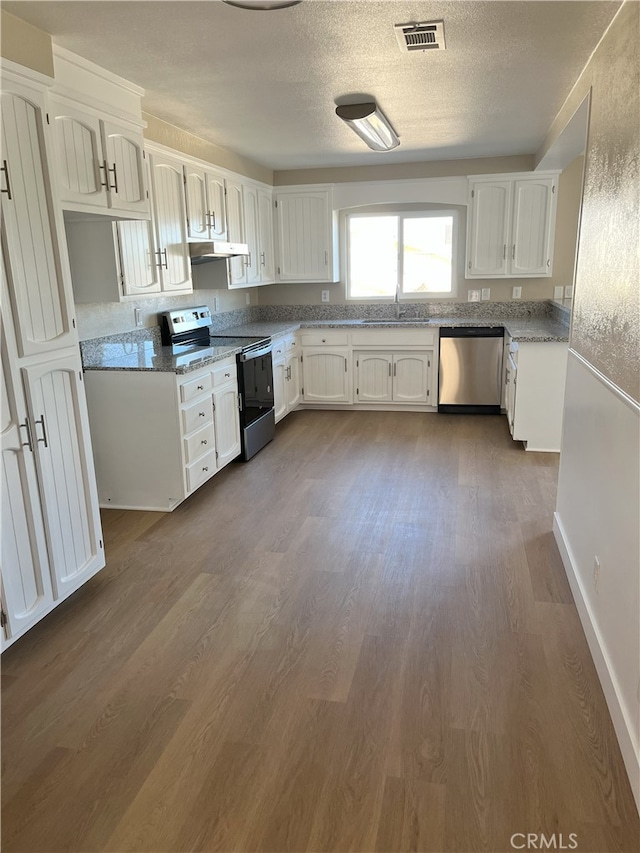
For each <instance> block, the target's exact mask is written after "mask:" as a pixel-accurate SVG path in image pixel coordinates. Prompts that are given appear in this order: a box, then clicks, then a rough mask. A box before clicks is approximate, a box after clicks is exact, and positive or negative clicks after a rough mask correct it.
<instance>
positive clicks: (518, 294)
mask: <svg viewBox="0 0 640 853" xmlns="http://www.w3.org/2000/svg"><path fill="white" fill-rule="evenodd" d="M511 298H512V299H522V288H521V287H520V286H518V287H512V288H511Z"/></svg>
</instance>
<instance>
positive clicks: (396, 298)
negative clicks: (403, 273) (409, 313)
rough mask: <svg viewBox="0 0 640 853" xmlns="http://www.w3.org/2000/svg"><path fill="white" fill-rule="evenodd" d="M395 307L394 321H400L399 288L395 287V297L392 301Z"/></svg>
mask: <svg viewBox="0 0 640 853" xmlns="http://www.w3.org/2000/svg"><path fill="white" fill-rule="evenodd" d="M393 301H394V302H395V305H396V320H399V319H400V288H399V287H398V285H396V295H395V297H394V299H393Z"/></svg>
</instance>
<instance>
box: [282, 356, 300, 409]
mask: <svg viewBox="0 0 640 853" xmlns="http://www.w3.org/2000/svg"><path fill="white" fill-rule="evenodd" d="M286 380H287V381H286V385H285V391H286V395H287V411H288V412H290V411H291V410H292V409H295V408H296V407H297V405H298V403H299V402H300V356H298V355H292V356H289V358H288V359H287V367H286Z"/></svg>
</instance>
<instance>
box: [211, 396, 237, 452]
mask: <svg viewBox="0 0 640 853" xmlns="http://www.w3.org/2000/svg"><path fill="white" fill-rule="evenodd" d="M213 423H214V427H215V434H216V467H217V468H224V466H225V465H227V464H228V463H229V462H231V461H232V460H233V459H235V458H236V456H238V455H239V453H240V416H239V414H238V391H237V389H236V387H235V385H227V386H225V387H223V388H221V389H220V390H219V391H216V392H215V393H214V395H213Z"/></svg>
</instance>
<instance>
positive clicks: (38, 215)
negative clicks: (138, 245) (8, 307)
mask: <svg viewBox="0 0 640 853" xmlns="http://www.w3.org/2000/svg"><path fill="white" fill-rule="evenodd" d="M3 85H8V84H6V82H5V81H3ZM43 110H44V104H43V96H42V95H41V94H40V93H39V92H36V91H35V90H31V89H29V88H27V87H21V86H18V85H16V84H11V91H4V92H3V93H2V150H3V154H2V157H3V159H4V160H5V161H6V163H5V164H3V174H2V175H0V181H2V186H1V189H2V194H1V199H2V201H1V205H2V220H3V223H4V232H5V234H4V236H5V248H6V251H7V276H8V279H9V289H10V295H11V300H12V308H13V314H14V318H15V321H16V324H17V326H16V337H17V341H18V350H19V352H20V355H22V356H27V355H35V354H37V353H44V352H49V351H51V350H52V349H56V348H62V347H69V346H73V345H74V344H75V343H76V334H75V331H74V330H73V327H72V316H73V310H72V305H73V301H72V297H71V283H70V280H69V278H68V276H69V273H68V269H67V265H66V261H64V260H63V257H62V256H61V254H60V249H59V246H60V241H61V240H63V239H64V236H63V235H62V224H61V222H59V221H57V219H56V214H55V208H54V204H53V199H52V195H51V185H50V183H49V173H48V170H47V162H46V153H45V145H44V133H43V120H42V117H43Z"/></svg>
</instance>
